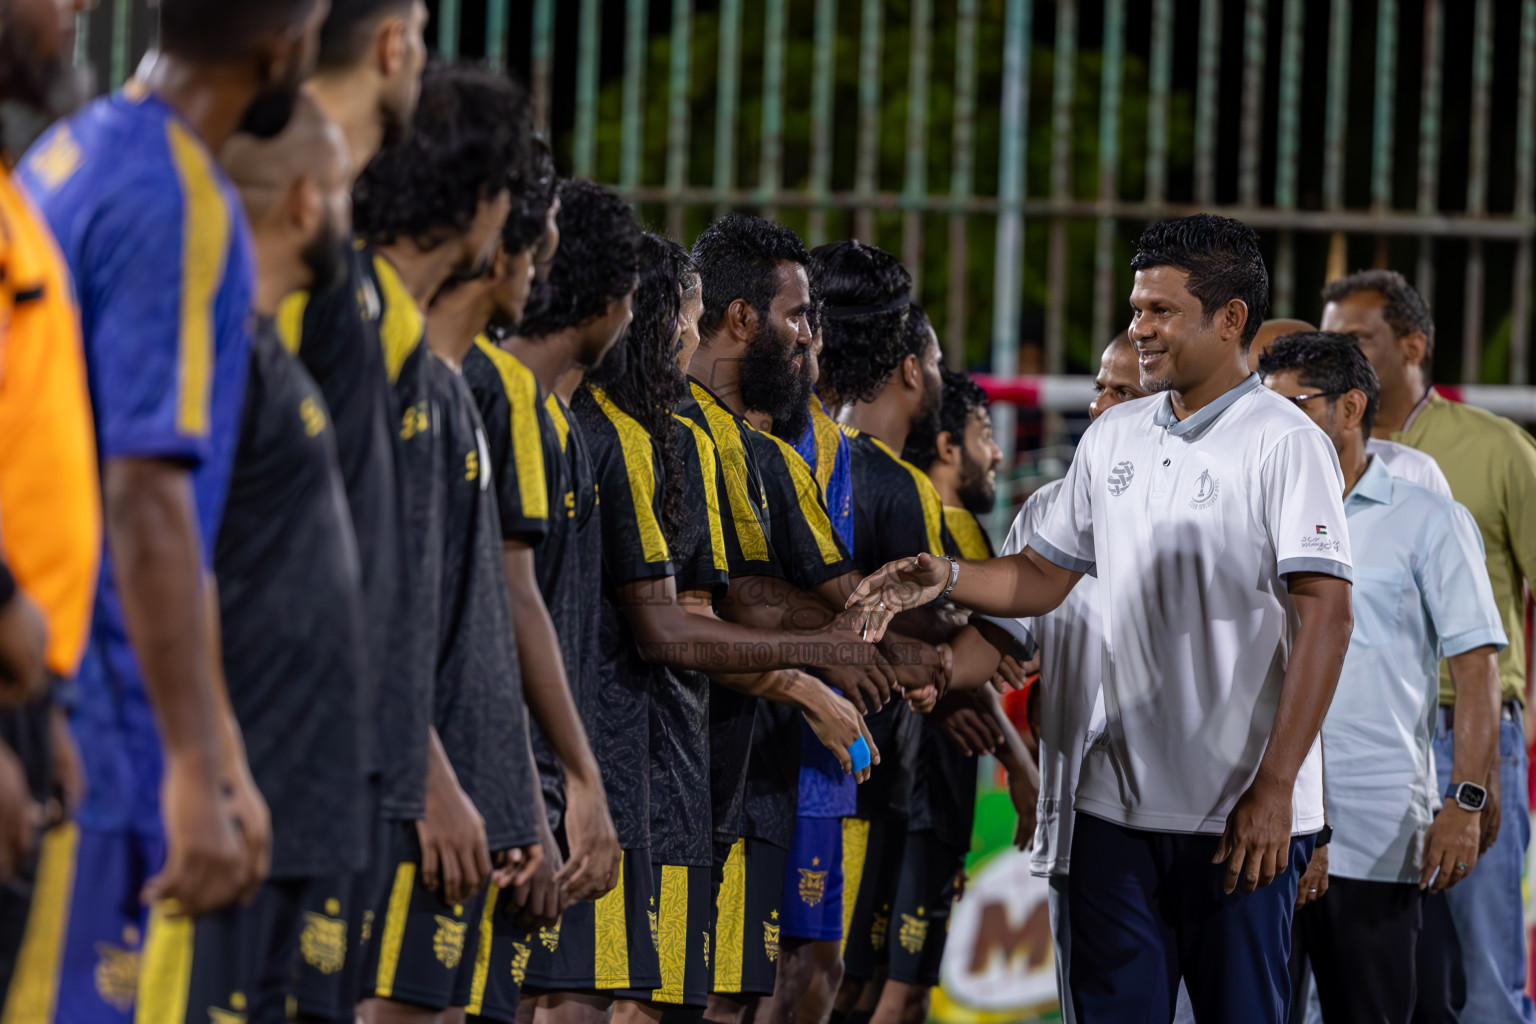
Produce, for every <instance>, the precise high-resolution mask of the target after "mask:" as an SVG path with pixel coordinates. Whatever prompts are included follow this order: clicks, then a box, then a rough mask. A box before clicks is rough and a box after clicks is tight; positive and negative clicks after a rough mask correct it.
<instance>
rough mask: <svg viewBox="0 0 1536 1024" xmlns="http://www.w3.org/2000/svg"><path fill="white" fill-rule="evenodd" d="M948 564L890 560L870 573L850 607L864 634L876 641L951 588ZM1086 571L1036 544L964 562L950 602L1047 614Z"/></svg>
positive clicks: (1012, 613)
mask: <svg viewBox="0 0 1536 1024" xmlns="http://www.w3.org/2000/svg"><path fill="white" fill-rule="evenodd" d="M950 573H951V568H950V562H949V560H948V559H946V558H935V557H934V556H932V555H929V554H922V555H918V556H917V557H916V558H902V559H898V560H897V561H894V562H890V563H888V564H887V565H885V566H883V567H882V568H880V569H877V570H876V571H875V572H874V573H873V574H872V575H870V576H868V577H867V578H866V579H865V580H864V582H863V583H860V584H859V586H858V589H856V590H855V591H854V592H853V596H852V597H850V598H849V599H848V607H849V608H858V609H860V610H862V611H863V612H864V614H865V615H866V617H867V624H866V626H865V635H866V636H867V637H868V638H869V639H871V640H878V639H879V638H880V637H882V636H884V635H885V630H886V627H887V626H888V625H889V624H890V621H891V619H892V618H893V617H894V616H895V615H896V614H898V613H899V612H904V611H907V610H908V609H911V608H919V607H922V606H923V605H926V604H928V603H929V602H931V601H933V600H935V599H936V598H938V597H939V596H940V595H941V594H943V593H944V588H945V587H947V586H949V577H950ZM1082 575H1083V574H1082V573H1080V572H1073V571H1071V570H1070V569H1063V568H1062V567H1061V566H1059V565H1057V564H1056V563H1055V562H1052V561H1051V560H1050V559H1048V558H1046V557H1045V556H1044V555H1042V554H1040V553H1039V552H1038V551H1036V550H1035V549H1034V548H1029V547H1026V548H1025V549H1024V550H1023V551H1021V552H1019V553H1018V554H1016V555H1004V556H1003V557H1001V558H989V559H986V560H984V561H975V562H971V561H962V562H960V571H959V573H958V575H957V576H956V577H955V589H954V590H952V591H950V594H949V597H950V600H952V601H954V602H955V603H956V604H958V605H963V606H964V607H966V608H969V609H971V610H972V611H978V612H981V613H983V614H986V615H998V616H1006V617H1008V618H1019V617H1022V616H1026V615H1044V614H1045V613H1046V612H1048V611H1051V610H1052V609H1054V608H1055V607H1056V606H1057V605H1059V604H1061V602H1062V601H1064V600H1066V597H1067V595H1068V594H1069V593H1071V592H1072V588H1073V587H1074V586H1076V585H1077V581H1078V580H1079V579H1081V578H1082Z"/></svg>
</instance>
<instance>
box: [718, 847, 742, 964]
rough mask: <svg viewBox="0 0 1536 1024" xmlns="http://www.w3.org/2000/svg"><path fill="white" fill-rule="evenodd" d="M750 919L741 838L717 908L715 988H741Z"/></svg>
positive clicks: (729, 863)
mask: <svg viewBox="0 0 1536 1024" xmlns="http://www.w3.org/2000/svg"><path fill="white" fill-rule="evenodd" d="M746 922H747V841H746V840H745V839H738V840H736V842H735V843H734V844H732V846H731V853H730V856H728V857H726V859H725V877H724V879H723V880H722V881H721V883H720V895H719V897H717V901H716V908H715V987H714V991H716V992H722V993H726V994H730V993H732V992H740V991H741V964H742V950H743V947H744V944H745V942H746V934H747V928H746Z"/></svg>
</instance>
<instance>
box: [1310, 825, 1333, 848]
mask: <svg viewBox="0 0 1536 1024" xmlns="http://www.w3.org/2000/svg"><path fill="white" fill-rule="evenodd" d="M1331 842H1333V826H1332V825H1324V826H1323V830H1322V831H1321V832H1319V833H1318V834H1317V839H1316V841H1314V842H1313V843H1312V849H1314V850H1320V849H1322V848H1323V847H1325V846H1327V845H1328V844H1329V843H1331Z"/></svg>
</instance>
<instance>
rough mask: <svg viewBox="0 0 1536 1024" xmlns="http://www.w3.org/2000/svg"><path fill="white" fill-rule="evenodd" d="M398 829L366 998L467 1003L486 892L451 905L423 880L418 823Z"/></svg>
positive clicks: (367, 962)
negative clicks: (417, 830)
mask: <svg viewBox="0 0 1536 1024" xmlns="http://www.w3.org/2000/svg"><path fill="white" fill-rule="evenodd" d="M393 827H394V831H395V836H396V838H395V843H394V846H395V853H394V856H392V857H390V858H389V860H388V861H387V864H388V865H389V868H388V877H389V879H390V882H389V887H388V890H387V891H386V892H385V894H384V898H383V900H382V902H381V904H380V906H379V907H378V908H377V909H376V910H375V913H374V919H373V925H372V929H371V930H372V932H373V934H372V938H371V941H370V942H368V944H367V947H366V951H365V953H364V956H363V975H362V976H363V985H362V995H363V997H364V998H371V997H377V998H379V999H389V1000H391V1001H393V1002H397V1003H408V1004H410V1005H412V1006H420V1007H424V1008H426V1009H429V1010H446V1009H447V1008H448V1007H450V1006H463V1005H465V1004H466V1003H468V1002H469V997H470V986H471V983H472V980H473V978H472V976H473V973H474V967H475V957H476V955H477V952H478V948H479V938H480V928H479V924H480V918H481V913H482V910H483V908H484V904H485V890H484V889H482V890H481V891H480V892H478V893H476V894H475V896H474V897H473V898H472V899H470V900H468V901H466V902H464V903H448V902H445V901H444V900H443V898H442V897H441V896H439V895H438V894H437V893H435V892H433V891H432V890H431V889H429V888H427V887H426V885H425V884H423V883H422V880H421V844H420V842H419V841H418V840H417V838H416V825H415V823H414V822H396V823H395V824H394V826H393Z"/></svg>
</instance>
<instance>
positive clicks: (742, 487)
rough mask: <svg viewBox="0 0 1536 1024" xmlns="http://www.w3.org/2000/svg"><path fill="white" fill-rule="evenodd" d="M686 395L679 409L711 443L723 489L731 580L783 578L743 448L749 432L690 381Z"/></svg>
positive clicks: (766, 510)
mask: <svg viewBox="0 0 1536 1024" xmlns="http://www.w3.org/2000/svg"><path fill="white" fill-rule="evenodd" d="M689 387H690V395H689V397H688V398H687V399H686V400H685V401H684V402H683V404H682V406H681V407H680V411H681V412H682V414H683V415H684V416H686V417H688V418H689V419H690V420H692V421H693V422H694V423H695V424H697V425H698V426H700V427H702V428H703V429H704V431H705V432H706V433H707V434H709V437H710V440H712V441H713V442H714V445H715V451H716V453H717V454H718V458H719V463H720V474H721V478H722V483H723V485H724V486H723V488H722V490H721V492H720V526H721V531H722V533H723V535H724V538H725V555H726V560H727V563H728V564H729V565H730V569H731V575H732V576H779V577H782V576H784V575H785V572H784V568H783V566H782V565H781V564H780V562H779V559H778V555H777V553H776V552H775V551H774V549H773V543H772V541H771V540H770V539H769V537H770V533H771V528H772V522H771V517H772V509H771V507H770V506H769V504H768V501H767V496H766V495H765V494H764V493H763V481H762V474H761V472H760V470H759V467H758V464H757V456H756V454H755V453H754V452H753V450H752V448H751V447H750V446H749V445H748V444H747V441H746V436H745V431H746V430H748V429H749V428H748V427H747V426H746V424H745V423H743V422H742V421H740V420H738V419H737V418H736V417H735V416H733V415H732V414H731V412H730V411H729V410H728V409H726V408H725V407H724V406H722V405H721V404H720V403H719V402H718V401H717V400H716V398H715V397H714V395H713V394H711V393H710V391H709V389H707V388H705V387H704V386H703V385H701V384H699V383H698V382H697V381H693V382H690V385H689Z"/></svg>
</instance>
